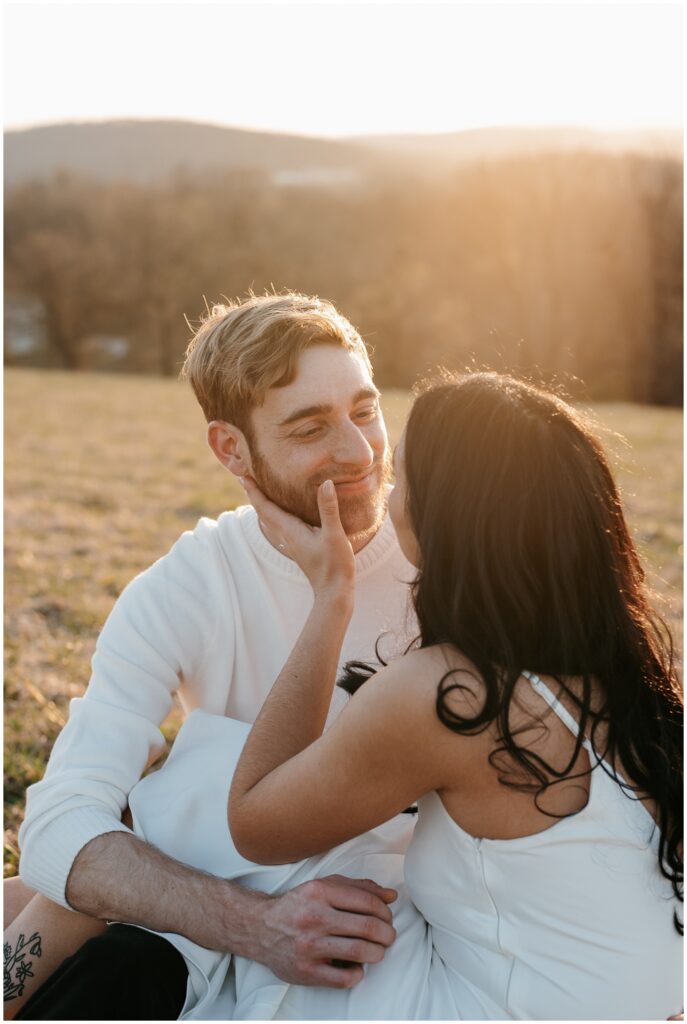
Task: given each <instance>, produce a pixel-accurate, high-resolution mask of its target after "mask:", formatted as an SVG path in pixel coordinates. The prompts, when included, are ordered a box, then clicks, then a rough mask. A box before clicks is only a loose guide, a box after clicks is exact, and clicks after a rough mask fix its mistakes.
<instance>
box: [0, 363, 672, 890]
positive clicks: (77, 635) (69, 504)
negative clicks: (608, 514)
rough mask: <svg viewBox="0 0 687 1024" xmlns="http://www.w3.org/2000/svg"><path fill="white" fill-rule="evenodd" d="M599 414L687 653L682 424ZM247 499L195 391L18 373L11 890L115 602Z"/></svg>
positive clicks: (8, 654)
mask: <svg viewBox="0 0 687 1024" xmlns="http://www.w3.org/2000/svg"><path fill="white" fill-rule="evenodd" d="M409 408H410V397H409V395H408V394H407V392H401V391H397V392H388V393H387V394H386V395H385V399H384V410H385V415H386V419H387V424H388V426H389V433H390V435H391V438H392V441H394V442H395V441H396V440H397V438H398V435H399V433H400V430H401V427H402V424H403V422H404V419H405V417H406V415H407V412H408V409H409ZM593 412H594V415H595V416H596V417H597V419H598V421H599V423H600V426H601V428H602V429H601V432H602V436H603V438H604V440H605V442H606V444H607V446H608V447H609V448H610V450H611V451H612V454H613V459H614V463H615V465H616V466H617V469H618V475H619V479H620V483H621V488H622V492H623V497H624V500H625V503H626V506H627V510H628V513H629V518H630V521H631V524H632V527H633V529H634V532H635V536H636V538H637V540H638V543H639V546H640V549H641V551H642V554H643V556H644V558H645V561H646V564H647V569H648V573H649V579H650V582H651V584H652V586H653V587H654V588H655V589H656V591H657V593H658V596H659V598H660V600H661V603H662V607H663V611H664V613H666V614H667V617H668V618H669V620H670V622H671V624H672V626H673V628H674V629H675V631H676V633H677V635H678V643H680V635H681V623H682V477H681V470H682V414H681V413H680V412H679V411H677V410H672V409H671V410H666V409H655V408H648V407H639V406H633V405H596V406H595V407H594V409H593ZM614 432H619V433H620V434H622V435H624V437H625V438H626V439H627V442H623V441H621V440H620V439H619V438H618V437H617V436H616V433H614ZM242 493H243V492H242V491H241V490H240V488H239V487H238V485H237V484H236V483H235V482H234V480H233V478H232V477H231V476H230V475H229V474H228V473H226V472H225V471H224V470H223V469H222V468H221V466H220V465H219V464H218V463H217V462H216V461H215V459H214V457H213V456H212V454H211V453H210V451H209V449H208V448H207V445H206V444H205V422H204V420H203V417H202V414H201V412H200V410H199V408H198V407H197V405H196V403H195V400H194V399H193V396H192V394H191V393H190V390H189V389H188V387H187V386H186V385H183V384H180V383H178V382H176V381H171V380H162V379H149V378H142V377H121V376H114V375H109V376H108V375H96V374H68V373H60V372H46V371H36V370H12V369H10V370H7V371H6V374H5V531H6V548H5V697H6V705H5V706H6V714H5V784H6V788H5V795H6V801H5V828H6V831H5V874H6V875H7V874H14V873H15V871H16V865H17V852H18V851H17V838H16V835H17V829H18V826H19V824H20V822H21V818H22V814H23V805H24V793H25V790H26V787H27V786H28V785H30V784H31V783H32V782H35V781H36V780H37V779H39V778H40V777H41V775H42V773H43V770H44V766H45V761H46V759H47V756H48V754H49V752H50V748H51V746H52V743H53V741H54V739H55V736H56V735H57V733H58V731H59V730H60V728H61V727H62V725H63V724H64V722H65V720H66V716H67V711H68V703H69V700H70V699H71V698H72V697H76V696H80V695H81V694H82V693H83V690H84V687H85V686H86V683H87V682H88V676H89V662H90V657H91V655H92V652H93V647H94V644H95V640H96V637H97V635H98V632H99V630H100V628H101V626H102V624H103V622H104V620H105V618H106V616H107V614H108V612H109V611H110V609H111V607H112V605H113V603H114V601H115V599H116V597H117V595H118V594H119V593H120V592H121V590H122V588H123V587H124V585H125V584H126V583H127V581H128V580H129V579H131V577H132V576H134V575H135V574H136V573H138V572H140V571H141V570H143V569H145V568H146V566H147V565H149V564H150V563H151V562H152V561H154V560H155V559H156V558H159V557H160V555H162V554H164V552H165V551H167V550H168V548H169V547H170V546H171V545H172V543H173V542H174V541H175V540H176V538H177V537H178V535H179V534H180V533H181V532H182V531H183V530H187V529H192V528H193V526H194V525H195V523H196V520H197V519H198V517H199V516H201V515H208V516H213V517H214V516H217V515H218V514H219V513H220V512H222V511H223V510H224V509H229V508H233V507H235V505H236V504H237V503H239V502H240V501H241V500H242ZM179 723H180V712H179V709H178V708H176V709H175V710H174V712H173V713H172V715H171V716H170V718H169V719H168V721H167V723H166V725H165V727H164V731H165V735H166V736H167V738H168V739H170V740H171V739H172V738H173V736H174V735H175V732H176V729H177V728H178V726H179Z"/></svg>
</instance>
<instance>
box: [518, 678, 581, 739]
mask: <svg viewBox="0 0 687 1024" xmlns="http://www.w3.org/2000/svg"><path fill="white" fill-rule="evenodd" d="M522 674H523V675H524V677H525V679H529V681H530V683H531V684H532V689H533V690H534V691H535V693H538V694H539V696H540V697H541V698H542V700H545V701H546V703H547V704H548V705H549V707H550V708H551V710H552V711H553V713H554V714H556V715H558V717H559V718H560V720H561V722H562V723H563V725H565V726H567V728H568V729H569V730H570V732H571V733H572V734H573V736H579V734H580V726H579V724H578V722H576V721H575V719H574V718H573V716H572V715H571V714H570V712H569V711H568V709H567V708H565V707H563V705H562V704H561V702H560V701H559V699H558V697H556V696H554V694H553V693H552V692H551V690H550V689H549V687H548V686H547V685H546V683H545V682H543V680H541V679H540V678H539V676H538V675H537V674H536V672H523V673H522ZM582 743H583V744H584V746H585V747H586V748H587V750H591V744H590V742H589V740H588V739H583V741H582Z"/></svg>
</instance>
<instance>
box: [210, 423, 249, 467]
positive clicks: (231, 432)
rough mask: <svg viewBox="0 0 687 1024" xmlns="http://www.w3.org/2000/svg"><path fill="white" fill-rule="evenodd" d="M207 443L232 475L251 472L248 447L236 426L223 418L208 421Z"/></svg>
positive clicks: (242, 434)
mask: <svg viewBox="0 0 687 1024" xmlns="http://www.w3.org/2000/svg"><path fill="white" fill-rule="evenodd" d="M208 444H209V445H210V447H211V448H212V451H213V452H214V454H215V457H216V458H217V459H218V460H219V461H220V462H221V463H222V465H223V466H224V468H225V469H228V470H229V472H230V473H233V474H234V476H238V477H242V476H246V475H247V474H252V467H251V459H250V448H249V447H248V442H247V441H246V436H245V434H244V433H243V431H242V430H239V428H238V427H235V426H233V424H231V423H225V422H224V420H213V421H212V422H211V423H208Z"/></svg>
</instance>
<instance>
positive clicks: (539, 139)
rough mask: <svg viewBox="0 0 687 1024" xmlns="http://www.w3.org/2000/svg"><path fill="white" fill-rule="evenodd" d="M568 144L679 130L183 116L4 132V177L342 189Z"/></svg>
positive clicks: (640, 146) (656, 148)
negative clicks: (320, 133)
mask: <svg viewBox="0 0 687 1024" xmlns="http://www.w3.org/2000/svg"><path fill="white" fill-rule="evenodd" d="M575 150H592V151H604V152H622V151H628V152H642V153H661V154H665V153H670V154H680V152H681V137H680V133H679V132H634V133H629V132H617V133H603V132H594V131H590V130H587V129H582V128H556V127H553V128H484V129H479V130H475V131H462V132H450V133H446V134H435V135H417V134H415V135H414V134H409V135H377V136H361V137H357V138H352V139H343V140H334V139H320V138H310V137H306V136H299V135H284V134H276V133H271V132H260V131H249V130H246V129H238V128H223V127H220V126H217V125H209V124H199V123H195V122H191V121H104V122H100V123H79V124H76V123H75V124H56V125H45V126H42V127H36V128H27V129H17V130H12V131H8V132H6V133H5V182H6V184H7V185H8V186H12V185H15V184H20V183H22V182H25V181H29V180H33V179H41V178H49V177H52V175H53V174H54V173H55V172H57V171H59V170H65V171H69V172H71V173H73V174H76V175H77V176H79V177H87V178H93V179H96V180H100V181H113V180H119V179H126V180H130V181H135V182H139V183H152V182H154V181H159V180H161V179H165V178H168V177H169V176H171V175H173V174H175V173H179V172H184V173H187V174H189V175H198V174H201V175H202V174H208V173H210V174H211V173H214V172H226V171H237V170H251V171H259V172H261V173H264V174H266V175H267V176H269V177H270V178H272V179H273V180H274V181H275V182H276V183H277V184H282V185H293V184H308V185H309V184H319V185H324V186H330V185H331V186H342V185H343V186H346V185H355V184H359V183H361V182H363V181H364V180H365V179H366V178H368V177H369V176H371V175H374V174H375V172H377V171H387V172H388V171H389V170H390V169H391V168H394V169H396V170H400V169H403V168H405V169H407V170H409V171H418V170H424V171H426V172H430V173H433V172H437V171H438V172H442V171H445V170H446V169H450V168H451V167H452V166H454V165H456V164H459V163H464V162H467V161H474V160H486V159H496V158H500V157H505V156H512V155H517V154H532V153H536V152H565V151H575Z"/></svg>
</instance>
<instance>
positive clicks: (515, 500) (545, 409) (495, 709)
mask: <svg viewBox="0 0 687 1024" xmlns="http://www.w3.org/2000/svg"><path fill="white" fill-rule="evenodd" d="M405 474H406V479H407V486H408V491H407V502H408V508H407V512H408V516H409V520H410V524H411V526H412V528H413V531H414V533H415V536H416V538H417V542H418V546H419V551H420V563H421V564H420V568H419V570H418V576H417V579H416V581H415V584H414V588H413V596H414V603H415V609H416V611H417V616H418V620H419V624H420V646H422V647H428V646H431V645H434V644H439V643H448V644H451V645H452V646H454V647H455V648H457V649H458V650H459V651H461V652H462V653H463V654H464V655H466V656H467V657H468V658H469V659H470V661H472V663H473V664H474V665H475V667H476V669H477V671H478V672H479V674H480V675H481V677H482V679H483V681H484V697H483V703H482V706H481V708H480V709H479V711H478V712H477V713H475V714H474V715H472V716H470V715H466V716H465V717H464V716H463V715H462V714H459V713H458V712H457V711H456V710H455V705H453V706H451V702H450V695H451V693H452V692H453V691H455V690H457V689H462V688H463V684H461V683H460V682H459V678H460V677H459V676H456V675H455V674H454V673H451V672H449V673H447V674H446V675H445V676H444V677H443V678H442V680H441V681H440V683H439V688H438V693H437V704H436V707H437V713H438V715H439V718H440V719H441V721H442V722H443V723H444V724H445V725H446V726H447V727H448V728H449V729H452V730H454V731H455V732H457V733H476V732H480V731H481V730H483V729H485V728H486V727H487V726H488V725H489V724H490V723H492V722H496V724H497V727H498V730H499V735H500V737H501V739H500V743H501V746H500V747H499V750H498V751H495V752H494V754H493V755H492V758H495V759H494V760H492V763H493V764H494V765H495V766H498V767H499V768H500V766H501V765H502V763H503V755H505V756H506V757H507V758H508V760H509V763H511V764H512V765H514V766H519V767H520V772H519V775H520V779H522V769H524V770H525V772H526V773H527V775H528V776H531V778H532V781H531V783H529V782H526V783H525V784H523V783H522V781H513V779H510V780H509V778H508V774H509V773H508V772H503V771H501V773H500V780H501V782H503V783H504V784H505V785H512V786H514V787H516V788H523V789H527V790H530V791H533V792H535V793H536V794H537V797H540V796H541V794H542V793H543V791H544V790H545V789H546V788H547V787H548V786H549V785H551V784H552V783H555V781H556V780H558V779H562V778H564V777H569V776H570V773H571V772H572V770H573V766H574V765H575V762H576V761H577V758H578V756H579V754H580V748H581V745H582V741H583V738H584V735H585V734H589V735H590V738H591V741H592V745H593V747H594V750H595V751H596V752H597V756H598V757H599V758H601V757H603V758H604V759H605V760H606V762H607V763H608V764H609V765H618V766H619V769H620V771H621V772H622V773H625V772H626V773H627V776H628V777H629V779H631V780H632V783H633V785H631V786H630V785H628V784H625V783H623V781H622V779H620V778H618V775H617V774H616V773H615V771H614V769H612V768H608V769H606V770H608V771H610V772H612V773H613V776H614V778H615V779H616V781H617V782H618V783H619V784H620V785H623V788H624V789H625V791H626V792H628V795H630V796H632V797H634V798H636V793H642V794H646V795H647V796H648V797H650V798H651V800H653V801H654V802H655V805H656V808H657V824H658V827H659V829H660V842H659V852H658V856H659V863H660V867H661V871H662V873H663V874H664V876H665V877H666V878H668V879H670V881H671V883H672V887H673V889H674V891H675V893H676V895H677V896H678V898H680V899H681V898H682V878H683V874H682V774H683V773H682V696H681V689H680V686H679V682H678V679H677V673H676V671H675V667H674V664H673V654H672V644H671V640H670V635H669V633H668V631H667V629H666V628H665V626H664V625H663V623H662V621H661V620H660V619H659V618H658V617H657V616H656V615H655V613H654V612H653V611H652V609H651V607H650V604H649V600H648V597H647V593H646V590H645V587H644V572H643V570H642V567H641V565H640V561H639V557H638V555H637V551H636V549H635V546H634V544H633V542H632V538H631V536H630V533H629V530H628V527H627V524H626V522H625V517H624V515H623V510H622V507H621V503H620V499H619V496H618V491H617V489H616V485H615V482H614V480H613V476H612V474H611V471H610V469H609V466H608V463H607V461H606V457H605V455H604V452H603V449H602V447H601V445H600V443H599V442H598V441H597V440H596V438H595V437H594V436H593V434H592V433H591V431H590V430H589V427H588V426H587V424H586V422H585V420H584V418H583V417H582V416H581V415H580V414H579V413H578V412H577V411H576V410H574V409H573V408H571V407H570V406H568V405H567V404H566V403H565V402H563V401H562V400H561V399H560V398H558V397H556V396H555V395H553V394H549V393H546V392H544V391H542V390H541V389H539V388H536V387H534V386H532V385H530V384H526V383H524V382H522V381H518V380H515V379H513V378H511V377H507V376H502V375H500V374H496V373H473V374H468V375H466V376H461V377H449V376H448V375H444V377H443V378H442V379H441V380H440V381H438V382H435V383H434V384H433V385H431V386H430V387H429V388H428V389H427V390H425V391H424V392H423V393H421V394H420V395H419V396H418V398H417V399H416V401H415V404H414V406H413V408H412V411H411V413H410V418H409V420H408V425H407V428H406V439H405ZM526 669H528V670H530V671H532V672H536V673H538V674H540V675H544V676H553V677H555V678H556V680H557V681H558V682H559V684H560V686H561V687H562V688H564V689H565V690H566V691H567V693H568V694H569V696H570V698H571V700H572V701H574V704H575V705H576V706H577V708H578V711H579V714H578V715H577V717H578V720H579V723H580V734H579V737H578V739H577V742H576V745H575V750H574V752H573V754H572V755H571V758H570V762H569V764H568V765H567V766H566V767H565V768H564V769H563V770H562V771H561V770H559V771H556V770H555V769H554V768H553V767H552V766H551V765H549V764H547V763H546V762H545V761H544V760H543V759H542V758H541V757H539V756H538V755H537V754H535V753H534V752H532V751H531V750H528V749H527V747H526V746H521V745H519V743H518V734H517V732H513V731H512V726H511V724H510V722H509V709H510V704H511V700H512V697H513V691H514V688H515V686H516V683H517V682H518V679H519V678H520V676H521V674H522V672H523V670H526ZM572 679H575V680H578V681H581V685H580V684H579V682H578V684H577V685H576V687H575V688H574V689H573V688H572V687H570V686H568V682H567V681H568V680H572ZM604 767H605V766H604ZM676 924H677V926H678V928H680V925H679V922H678V921H677V916H676Z"/></svg>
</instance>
